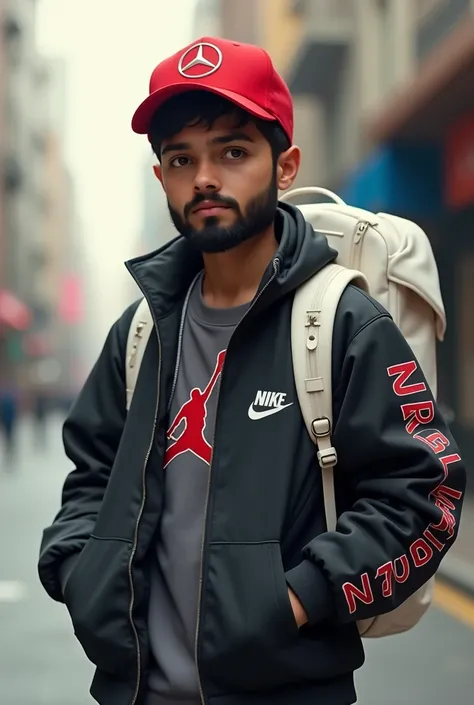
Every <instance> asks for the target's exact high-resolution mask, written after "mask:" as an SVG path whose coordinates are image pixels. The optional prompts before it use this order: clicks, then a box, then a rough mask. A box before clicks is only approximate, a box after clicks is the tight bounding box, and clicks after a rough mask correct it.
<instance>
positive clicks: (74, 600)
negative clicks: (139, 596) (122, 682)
mask: <svg viewBox="0 0 474 705" xmlns="http://www.w3.org/2000/svg"><path fill="white" fill-rule="evenodd" d="M131 549H132V545H131V543H128V542H125V541H117V540H114V539H101V540H99V539H96V538H94V537H91V538H89V540H88V542H87V543H86V545H85V547H84V548H83V550H82V551H81V554H80V555H79V557H78V559H77V561H76V563H75V565H74V567H73V569H72V571H71V573H70V575H69V577H68V579H67V582H66V584H65V586H64V601H65V604H66V607H67V609H68V611H69V614H70V616H71V620H72V623H73V627H74V633H75V635H76V637H77V639H78V640H79V642H80V643H81V645H82V648H83V649H84V651H85V653H86V655H87V657H88V658H89V659H90V661H92V663H94V664H95V665H96V666H97V667H98V668H99V669H101V670H104V671H107V672H108V673H112V674H113V675H116V676H118V677H120V678H122V679H125V678H130V677H132V676H133V675H134V674H135V671H136V642H135V639H134V635H133V632H132V627H131V623H130V620H129V607H130V583H129V573H128V566H129V560H130V552H131Z"/></svg>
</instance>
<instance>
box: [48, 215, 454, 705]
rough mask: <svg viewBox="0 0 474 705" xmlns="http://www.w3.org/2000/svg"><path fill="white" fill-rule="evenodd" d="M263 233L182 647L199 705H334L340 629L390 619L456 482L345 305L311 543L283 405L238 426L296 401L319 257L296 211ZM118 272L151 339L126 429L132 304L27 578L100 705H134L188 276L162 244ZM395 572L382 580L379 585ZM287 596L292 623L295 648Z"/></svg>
mask: <svg viewBox="0 0 474 705" xmlns="http://www.w3.org/2000/svg"><path fill="white" fill-rule="evenodd" d="M277 226H278V227H277V230H278V232H280V247H279V250H278V252H277V254H276V255H275V258H274V260H273V262H272V263H271V264H270V265H269V267H268V270H267V272H266V273H265V275H264V277H263V280H262V283H261V286H260V289H259V293H258V295H257V297H256V299H255V300H254V303H253V305H252V307H251V308H250V310H249V312H248V314H247V315H246V316H245V317H244V319H243V321H242V322H241V323H240V324H239V326H238V327H237V329H236V331H235V333H234V335H233V337H232V340H231V342H230V344H229V347H228V351H227V356H226V362H225V366H224V370H223V373H222V379H221V385H220V392H219V401H218V413H217V422H216V428H215V439H214V450H213V461H212V465H211V470H210V485H209V495H208V506H207V512H206V530H205V540H204V545H203V556H202V558H203V560H202V585H201V600H200V610H199V615H200V616H199V627H198V638H197V659H198V667H199V675H200V683H201V688H202V699H203V702H206V703H211V704H212V705H266V704H267V703H268V704H269V703H271V704H272V705H288V704H289V703H291V705H298V704H299V703H301V705H303V704H306V703H308V704H309V703H315V702H320V703H334V705H348V704H349V703H352V702H354V700H355V694H354V686H353V672H354V670H355V669H357V668H359V667H360V666H361V665H362V663H363V660H364V656H363V648H362V644H361V640H360V637H359V634H358V629H357V626H356V620H359V619H364V618H369V617H373V616H375V615H379V614H382V613H385V612H387V611H389V610H391V609H393V608H394V607H396V606H397V605H399V604H400V603H401V602H402V601H404V600H405V599H406V598H407V597H408V596H409V595H410V594H412V593H413V592H414V591H415V590H416V589H417V588H419V587H420V586H421V585H422V584H423V583H425V582H426V581H427V580H428V579H429V578H430V577H431V576H432V575H433V574H434V573H435V571H436V569H437V567H438V565H439V563H440V561H441V559H442V558H443V556H444V555H445V553H446V551H447V550H448V549H449V547H450V546H451V545H452V543H453V540H454V538H455V536H456V533H457V527H458V525H459V516H460V508H461V497H462V493H463V491H464V483H465V473H464V468H463V465H462V462H461V460H460V459H459V456H458V451H457V448H456V445H455V442H454V440H453V438H452V436H451V433H450V431H449V429H448V428H447V426H446V424H445V422H444V420H443V419H442V418H441V416H440V414H439V412H438V410H437V408H436V406H435V405H434V404H433V407H432V408H433V414H432V418H431V415H430V418H427V414H426V409H425V416H424V417H423V419H422V420H427V421H429V423H424V424H418V425H417V422H416V417H414V415H413V414H414V413H415V411H416V408H417V407H408V406H407V405H410V404H417V403H418V402H425V407H426V404H428V407H429V405H430V403H432V402H433V400H432V397H431V395H430V392H429V391H427V390H425V389H424V380H423V375H422V373H421V371H420V369H419V367H418V366H417V364H416V362H415V361H414V359H413V353H412V352H411V350H410V348H409V347H408V345H407V344H406V342H405V340H404V338H403V337H402V336H401V334H400V333H399V331H398V329H397V328H396V326H395V324H394V323H393V321H392V319H391V318H390V316H389V315H388V314H387V312H386V311H385V310H384V309H383V308H382V307H381V306H380V305H379V304H378V303H376V302H375V301H373V300H372V299H371V298H370V297H369V296H367V295H366V294H365V293H363V292H361V291H360V290H358V289H356V288H354V287H352V286H350V287H348V289H347V290H346V292H345V293H344V294H343V296H342V299H341V302H340V305H339V308H338V312H337V316H336V322H335V328H334V341H333V390H334V392H333V400H334V419H335V428H334V434H333V440H334V444H335V446H336V448H337V451H338V456H339V462H338V465H337V468H336V477H337V500H338V505H339V507H338V508H339V512H340V519H339V522H338V526H337V531H331V532H327V531H326V530H325V521H324V510H323V499H322V489H321V477H320V471H319V466H318V463H317V459H316V452H315V447H314V445H313V443H312V441H311V439H310V438H309V436H308V434H307V431H306V428H305V426H304V423H303V420H302V417H301V412H300V410H299V406H298V404H297V403H295V404H293V406H291V407H290V408H288V409H287V410H286V411H285V413H284V414H276V415H273V416H270V417H268V418H265V419H262V420H259V421H258V422H255V421H251V420H250V419H249V417H248V408H249V404H250V403H251V402H252V400H254V399H255V395H256V391H257V390H277V391H282V392H285V393H286V394H287V401H292V400H295V401H296V390H295V386H294V377H293V368H292V356H291V346H290V316H291V306H292V299H293V294H294V291H295V289H296V288H297V287H298V286H299V285H300V284H302V283H303V282H304V281H305V280H306V279H308V278H309V277H310V276H311V275H312V274H313V273H314V272H316V271H317V270H318V269H320V268H321V267H322V266H324V265H325V264H326V263H328V262H330V261H331V260H333V259H334V257H335V252H334V251H333V250H331V249H330V248H329V247H328V245H327V241H326V239H325V238H324V237H323V236H322V235H319V234H314V233H313V231H312V229H311V227H310V226H309V225H308V224H307V223H305V221H304V220H303V218H302V216H301V214H300V213H299V211H297V210H296V209H294V208H292V207H290V206H287V205H282V206H281V207H280V209H279V211H278V215H277ZM127 266H128V268H129V270H130V272H131V273H132V275H133V277H134V278H135V280H136V281H137V283H138V284H139V286H140V287H141V289H142V291H143V293H144V295H145V296H146V298H147V299H148V302H149V304H150V306H151V309H152V312H153V317H154V320H155V324H156V329H157V332H158V335H152V336H151V338H150V342H149V344H148V346H147V349H146V352H145V356H144V359H143V363H142V368H141V374H140V376H139V379H138V383H137V388H136V391H135V396H134V400H133V404H132V407H131V409H130V412H129V414H128V418H127V415H126V411H125V348H126V339H127V334H128V329H129V326H130V323H131V319H132V316H133V313H134V310H135V308H136V304H135V305H134V306H132V307H130V308H129V309H128V310H127V311H126V312H125V313H124V315H123V316H122V317H121V318H120V320H119V321H117V323H116V324H115V325H114V326H113V327H112V329H111V331H110V333H109V336H108V338H107V341H106V343H105V346H104V349H103V351H102V354H101V355H100V357H99V360H98V361H97V363H96V365H95V367H94V369H93V371H92V373H91V375H90V377H89V379H88V381H87V382H86V384H85V387H84V389H83V391H82V392H81V394H80V396H79V398H78V400H77V402H76V403H75V405H74V407H73V409H72V410H71V412H70V414H69V417H68V419H67V420H66V422H65V425H64V444H65V449H66V453H67V455H68V456H69V458H70V459H71V460H72V462H73V464H74V467H75V469H74V470H73V471H72V472H71V473H70V474H69V475H68V476H67V478H66V481H65V484H64V490H63V496H62V507H61V509H60V511H59V513H58V515H57V516H56V518H55V520H54V522H53V524H52V525H51V526H50V527H49V528H47V529H46V530H45V532H44V536H43V541H42V546H41V556H40V562H39V573H40V577H41V580H42V583H43V585H44V587H45V588H46V590H47V592H48V593H49V594H50V595H51V597H52V598H54V599H55V600H58V601H64V602H65V603H66V605H67V608H68V610H69V612H70V615H71V619H72V622H73V625H74V630H75V634H76V636H77V638H78V639H79V641H80V642H81V644H82V646H83V648H84V650H85V652H86V654H87V656H88V657H89V659H90V660H91V661H92V662H93V663H94V664H95V665H96V666H97V670H96V674H95V677H94V681H93V684H92V688H91V693H92V695H93V696H94V697H95V698H96V699H97V701H98V702H99V703H101V704H103V705H135V704H136V705H140V703H141V702H142V700H143V696H144V693H145V690H146V684H147V670H148V668H149V659H150V654H149V643H148V636H147V615H148V598H149V565H150V559H151V553H152V550H153V547H154V544H155V542H156V541H157V540H158V538H159V537H158V536H157V526H158V525H159V518H160V514H161V511H162V507H163V474H162V473H161V472H159V469H160V468H161V465H162V459H163V453H164V449H165V441H166V439H165V430H166V428H167V425H168V413H169V405H170V404H169V402H170V396H171V393H172V387H173V379H174V374H175V366H176V357H177V348H178V337H179V326H180V319H181V314H182V308H183V301H184V298H185V295H186V292H187V289H188V287H189V284H190V282H191V280H192V278H193V277H194V275H195V274H196V272H197V271H198V270H199V269H200V268H201V267H202V261H201V258H200V257H199V256H198V255H197V254H196V255H194V254H192V253H191V251H190V249H189V247H188V245H187V244H186V243H185V242H184V241H183V240H182V239H181V238H177V239H176V240H174V241H173V242H172V243H170V244H168V245H166V246H165V247H164V248H162V249H161V250H160V251H158V252H157V253H154V254H153V255H150V256H147V257H141V258H138V259H135V260H133V261H131V262H129V263H128V265H127ZM410 363H412V364H410ZM398 366H400V367H398ZM410 372H411V374H410ZM413 385H417V386H413ZM420 385H421V386H420ZM158 391H159V394H158ZM419 415H420V414H419ZM404 416H405V418H404ZM415 426H416V428H415ZM448 444H449V446H448ZM430 537H431V539H430ZM393 567H394V569H395V575H396V577H397V578H398V579H391V580H388V579H387V576H388V577H390V576H393V570H392V569H393ZM287 584H289V585H291V587H292V589H293V590H294V591H295V593H296V594H297V595H298V596H299V598H300V600H301V601H302V603H303V605H304V607H305V609H306V612H307V614H308V617H309V623H308V625H306V626H305V627H303V628H302V629H301V630H300V631H298V629H297V627H296V625H295V622H294V619H293V615H292V611H291V608H290V604H289V600H288V594H287Z"/></svg>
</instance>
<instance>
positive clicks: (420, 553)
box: [410, 539, 433, 568]
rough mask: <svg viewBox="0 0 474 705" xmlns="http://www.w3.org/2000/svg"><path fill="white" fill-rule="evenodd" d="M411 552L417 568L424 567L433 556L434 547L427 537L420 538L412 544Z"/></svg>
mask: <svg viewBox="0 0 474 705" xmlns="http://www.w3.org/2000/svg"><path fill="white" fill-rule="evenodd" d="M410 554H411V557H412V558H413V563H414V564H415V568H422V567H423V566H424V565H426V564H427V563H429V561H430V560H431V559H432V558H433V549H432V548H431V546H430V545H429V543H427V542H426V541H425V539H418V540H417V541H415V542H414V543H412V545H411V546H410Z"/></svg>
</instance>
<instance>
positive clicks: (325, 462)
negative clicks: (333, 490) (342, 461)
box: [318, 447, 337, 468]
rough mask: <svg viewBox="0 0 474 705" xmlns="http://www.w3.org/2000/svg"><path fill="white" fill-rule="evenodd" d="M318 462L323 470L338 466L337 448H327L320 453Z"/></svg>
mask: <svg viewBox="0 0 474 705" xmlns="http://www.w3.org/2000/svg"><path fill="white" fill-rule="evenodd" d="M318 461H319V465H320V467H322V468H333V467H335V466H336V465H337V453H336V449H335V448H332V447H331V448H326V449H325V450H319V451H318Z"/></svg>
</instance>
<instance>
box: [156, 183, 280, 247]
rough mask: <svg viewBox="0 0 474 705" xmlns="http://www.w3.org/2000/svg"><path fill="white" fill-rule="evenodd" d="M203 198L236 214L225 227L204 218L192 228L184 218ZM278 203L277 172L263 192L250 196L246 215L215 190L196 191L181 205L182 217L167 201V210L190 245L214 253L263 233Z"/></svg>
mask: <svg viewBox="0 0 474 705" xmlns="http://www.w3.org/2000/svg"><path fill="white" fill-rule="evenodd" d="M203 201H211V202H212V203H221V204H222V205H223V206H229V207H230V208H232V209H233V210H234V211H235V213H236V214H237V219H236V221H235V223H233V224H232V225H229V226H227V227H222V226H220V225H219V224H218V218H217V217H215V216H210V217H209V218H206V220H205V222H204V226H203V227H202V228H201V229H200V230H196V229H195V228H193V227H192V226H191V225H190V224H189V221H188V220H187V218H188V216H189V213H190V212H191V211H192V210H193V209H194V208H196V207H197V206H198V205H199V204H200V203H202V202H203ZM277 203H278V187H277V182H276V172H275V173H274V174H273V175H272V179H271V182H270V185H269V186H268V188H267V189H265V191H263V193H260V194H259V195H258V196H255V198H253V199H252V200H251V201H250V202H249V204H248V206H247V210H246V213H245V215H244V214H243V213H242V211H241V210H240V206H239V204H238V203H237V201H236V200H235V199H233V198H226V197H224V196H220V195H219V194H218V193H206V194H198V195H197V196H196V197H195V198H194V199H193V200H192V201H191V202H190V203H188V204H186V206H185V208H184V217H183V216H182V215H181V214H180V213H178V211H176V210H175V209H174V208H173V207H172V206H171V204H170V202H169V201H168V210H169V212H170V216H171V220H172V221H173V224H174V226H175V228H176V230H177V231H178V232H179V233H180V234H181V235H183V237H185V238H186V240H187V241H188V242H189V244H190V245H192V246H193V247H194V248H195V249H197V250H199V251H200V252H205V253H216V252H226V251H227V250H231V249H233V248H234V247H237V245H240V244H241V243H243V242H246V241H247V240H250V239H251V238H253V237H255V236H257V235H260V233H262V232H264V231H265V230H266V229H267V228H268V227H269V226H270V225H272V223H273V222H274V220H275V214H276V208H277Z"/></svg>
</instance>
